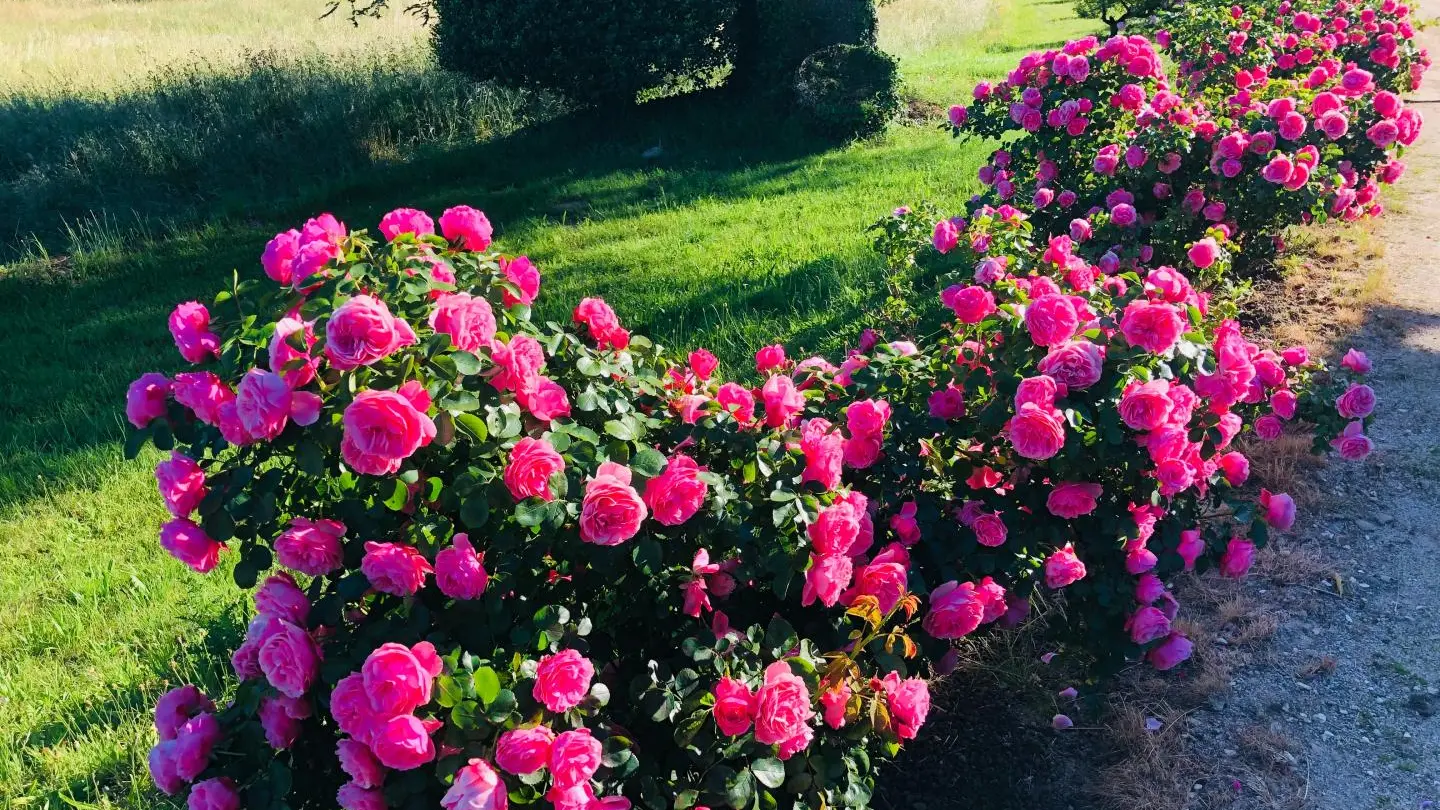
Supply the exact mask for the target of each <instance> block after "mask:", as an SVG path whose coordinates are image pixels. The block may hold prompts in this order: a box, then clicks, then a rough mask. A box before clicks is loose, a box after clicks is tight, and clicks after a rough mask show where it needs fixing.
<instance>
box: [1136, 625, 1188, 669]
mask: <svg viewBox="0 0 1440 810" xmlns="http://www.w3.org/2000/svg"><path fill="white" fill-rule="evenodd" d="M1194 649H1195V645H1194V644H1191V643H1190V639H1188V638H1186V637H1184V636H1182V635H1180V634H1179V633H1176V632H1171V633H1170V635H1168V636H1166V637H1165V640H1164V641H1162V642H1160V643H1159V644H1158V645H1156V646H1154V647H1151V648H1150V651H1149V652H1147V653H1145V660H1147V661H1149V662H1150V666H1152V667H1155V668H1156V669H1158V670H1160V671H1161V672H1164V671H1165V670H1168V669H1174V668H1175V667H1177V666H1179V665H1180V664H1182V663H1184V662H1185V661H1186V660H1188V659H1189V658H1190V653H1191V652H1192V651H1193V650H1194Z"/></svg>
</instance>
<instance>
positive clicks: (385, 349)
mask: <svg viewBox="0 0 1440 810" xmlns="http://www.w3.org/2000/svg"><path fill="white" fill-rule="evenodd" d="M414 343H415V331H414V330H413V329H411V328H410V324H408V323H406V322H405V321H404V320H402V319H400V318H396V317H395V316H394V315H391V314H390V308H389V307H387V306H385V302H384V301H381V300H380V299H378V298H374V297H372V296H369V295H357V296H355V297H354V298H351V299H350V300H348V301H346V302H345V303H343V304H341V305H340V306H338V307H336V308H335V311H334V312H333V313H331V314H330V320H329V321H327V322H326V323H325V356H326V357H327V358H329V360H330V365H332V366H334V367H335V368H337V369H340V370H341V371H349V370H350V369H354V368H359V367H360V366H368V365H371V364H372V363H376V362H378V361H380V360H383V359H384V358H386V357H388V356H390V355H391V354H394V353H395V352H397V351H399V350H401V349H403V348H405V347H406V346H410V345H413V344H414Z"/></svg>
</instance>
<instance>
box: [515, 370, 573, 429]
mask: <svg viewBox="0 0 1440 810" xmlns="http://www.w3.org/2000/svg"><path fill="white" fill-rule="evenodd" d="M533 383H534V388H533V389H531V388H521V389H519V390H517V391H516V392H515V401H516V402H518V403H520V407H522V408H524V409H525V410H526V411H529V412H530V415H531V416H533V417H535V418H536V419H538V420H540V421H541V422H549V421H551V420H554V419H561V418H563V417H566V416H569V415H570V397H569V396H567V395H566V394H565V389H564V388H562V387H561V386H560V384H559V383H557V382H555V381H554V380H551V379H548V378H546V377H540V376H536V377H535V378H534V380H533Z"/></svg>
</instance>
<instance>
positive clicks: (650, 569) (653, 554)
mask: <svg viewBox="0 0 1440 810" xmlns="http://www.w3.org/2000/svg"><path fill="white" fill-rule="evenodd" d="M630 554H631V558H632V559H633V560H634V561H635V567H637V568H639V569H640V571H641V572H642V573H644V574H655V573H657V572H658V571H659V570H660V561H661V559H662V557H663V553H662V551H661V549H660V544H659V543H657V542H655V539H654V538H653V537H646V538H643V539H641V540H639V541H637V542H636V543H635V546H634V550H633V551H631V552H630Z"/></svg>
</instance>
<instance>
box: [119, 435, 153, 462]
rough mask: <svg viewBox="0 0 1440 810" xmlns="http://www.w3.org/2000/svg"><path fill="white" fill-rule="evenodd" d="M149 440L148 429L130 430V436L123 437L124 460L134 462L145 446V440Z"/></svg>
mask: <svg viewBox="0 0 1440 810" xmlns="http://www.w3.org/2000/svg"><path fill="white" fill-rule="evenodd" d="M148 438H150V428H144V429H141V430H132V431H130V435H129V436H126V437H125V460H126V461H134V460H135V458H136V456H139V455H140V450H141V448H143V447H144V446H145V440H146V439H148Z"/></svg>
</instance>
